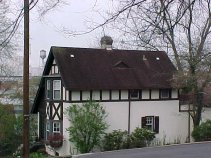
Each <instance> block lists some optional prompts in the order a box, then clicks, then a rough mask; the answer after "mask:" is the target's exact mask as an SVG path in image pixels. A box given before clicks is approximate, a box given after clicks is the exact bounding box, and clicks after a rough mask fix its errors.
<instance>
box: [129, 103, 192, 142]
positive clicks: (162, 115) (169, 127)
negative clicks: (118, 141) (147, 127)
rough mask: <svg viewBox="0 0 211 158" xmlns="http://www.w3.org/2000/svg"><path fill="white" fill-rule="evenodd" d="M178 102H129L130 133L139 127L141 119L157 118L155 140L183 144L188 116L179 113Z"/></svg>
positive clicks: (186, 134)
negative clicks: (157, 130)
mask: <svg viewBox="0 0 211 158" xmlns="http://www.w3.org/2000/svg"><path fill="white" fill-rule="evenodd" d="M178 105H179V101H175V100H169V101H142V102H140V101H138V102H131V131H133V130H134V129H135V128H136V127H141V117H145V116H159V133H158V134H156V138H157V140H159V141H161V142H163V141H165V143H174V142H175V141H181V142H183V143H184V142H185V141H186V138H187V136H188V119H187V118H188V117H187V116H188V115H187V113H180V112H179V109H178Z"/></svg>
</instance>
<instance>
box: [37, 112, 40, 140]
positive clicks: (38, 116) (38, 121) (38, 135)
mask: <svg viewBox="0 0 211 158" xmlns="http://www.w3.org/2000/svg"><path fill="white" fill-rule="evenodd" d="M37 123H38V125H37V137H38V140H40V113H39V112H38V113H37Z"/></svg>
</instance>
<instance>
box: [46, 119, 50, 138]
mask: <svg viewBox="0 0 211 158" xmlns="http://www.w3.org/2000/svg"><path fill="white" fill-rule="evenodd" d="M49 135H50V122H49V121H47V122H46V138H48V136H49Z"/></svg>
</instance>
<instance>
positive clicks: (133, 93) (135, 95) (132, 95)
mask: <svg viewBox="0 0 211 158" xmlns="http://www.w3.org/2000/svg"><path fill="white" fill-rule="evenodd" d="M130 98H133V99H138V98H139V91H138V90H130Z"/></svg>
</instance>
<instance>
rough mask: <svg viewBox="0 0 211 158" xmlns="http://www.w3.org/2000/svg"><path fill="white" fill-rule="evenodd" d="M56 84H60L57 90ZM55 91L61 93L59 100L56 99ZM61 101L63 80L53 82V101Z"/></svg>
mask: <svg viewBox="0 0 211 158" xmlns="http://www.w3.org/2000/svg"><path fill="white" fill-rule="evenodd" d="M56 82H59V88H56V87H55V85H56ZM55 91H59V98H55ZM60 99H61V80H53V100H60Z"/></svg>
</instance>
